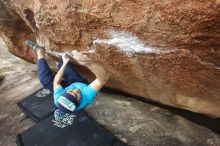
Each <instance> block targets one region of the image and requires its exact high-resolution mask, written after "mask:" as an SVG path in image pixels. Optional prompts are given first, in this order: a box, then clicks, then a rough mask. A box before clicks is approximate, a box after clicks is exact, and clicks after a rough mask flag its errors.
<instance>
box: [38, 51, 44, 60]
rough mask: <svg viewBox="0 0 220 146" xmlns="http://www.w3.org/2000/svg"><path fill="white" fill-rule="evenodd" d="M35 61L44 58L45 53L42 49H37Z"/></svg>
mask: <svg viewBox="0 0 220 146" xmlns="http://www.w3.org/2000/svg"><path fill="white" fill-rule="evenodd" d="M36 53H37V59H38V60H39V59H42V58H45V51H44V49H37V52H36Z"/></svg>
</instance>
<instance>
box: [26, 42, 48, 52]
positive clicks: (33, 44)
mask: <svg viewBox="0 0 220 146" xmlns="http://www.w3.org/2000/svg"><path fill="white" fill-rule="evenodd" d="M25 44H26V45H27V46H28V47H29V48H31V49H32V50H34V51H35V52H36V51H37V50H38V49H44V47H41V46H38V45H36V44H35V43H34V42H32V41H31V40H26V41H25Z"/></svg>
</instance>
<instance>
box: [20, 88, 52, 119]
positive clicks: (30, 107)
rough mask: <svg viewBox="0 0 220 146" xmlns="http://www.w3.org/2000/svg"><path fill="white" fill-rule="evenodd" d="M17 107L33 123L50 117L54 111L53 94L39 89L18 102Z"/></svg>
mask: <svg viewBox="0 0 220 146" xmlns="http://www.w3.org/2000/svg"><path fill="white" fill-rule="evenodd" d="M18 107H19V108H20V109H21V110H22V111H23V112H24V113H25V114H27V115H28V116H29V117H30V118H31V119H32V120H34V121H35V122H39V121H41V120H42V119H44V118H46V117H48V116H50V115H51V114H52V113H53V112H54V111H55V109H56V108H55V105H54V102H53V93H51V92H50V91H49V90H47V89H45V88H41V89H39V90H37V91H36V92H34V93H33V94H31V95H29V96H28V97H26V98H25V99H23V100H22V101H20V102H18Z"/></svg>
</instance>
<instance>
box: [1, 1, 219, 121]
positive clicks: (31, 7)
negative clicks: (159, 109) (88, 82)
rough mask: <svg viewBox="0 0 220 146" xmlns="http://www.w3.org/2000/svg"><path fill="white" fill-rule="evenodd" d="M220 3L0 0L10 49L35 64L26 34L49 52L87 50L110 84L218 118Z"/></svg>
mask: <svg viewBox="0 0 220 146" xmlns="http://www.w3.org/2000/svg"><path fill="white" fill-rule="evenodd" d="M219 3H220V2H219V0H200V1H198V0H189V1H182V0H168V1H163V0H120V1H118V0H108V1H97V0H80V1H79V0H64V1H62V2H60V1H58V0H44V1H42V0H28V1H24V0H13V1H12V0H7V1H6V0H1V1H0V7H1V9H0V34H1V35H2V36H3V38H4V41H5V42H6V44H7V45H8V47H9V50H10V52H11V53H13V54H15V55H17V56H19V57H21V58H23V59H25V60H28V61H31V62H35V61H36V56H35V55H34V53H33V52H32V51H31V50H30V49H28V48H26V47H25V46H24V43H23V42H24V40H25V39H27V38H30V39H34V40H37V41H38V42H39V43H42V44H44V45H45V46H46V47H47V48H48V50H47V51H48V52H50V54H51V55H52V56H57V55H59V52H71V51H72V50H74V49H77V50H86V51H89V52H90V56H91V57H92V58H93V60H94V61H96V62H98V63H99V64H102V65H103V67H105V69H106V70H108V72H109V73H110V74H111V79H110V80H109V82H108V84H107V86H109V87H112V88H116V89H119V90H122V91H125V92H128V93H131V94H135V95H139V96H142V97H145V98H148V99H151V100H154V101H157V102H160V103H163V104H167V105H171V106H175V107H179V108H184V109H188V110H191V111H194V112H199V113H203V114H207V115H211V116H215V117H220V106H219V105H220V48H219V45H220V25H219V24H220V4H219ZM87 76H89V77H92V74H91V73H90V72H88V74H87Z"/></svg>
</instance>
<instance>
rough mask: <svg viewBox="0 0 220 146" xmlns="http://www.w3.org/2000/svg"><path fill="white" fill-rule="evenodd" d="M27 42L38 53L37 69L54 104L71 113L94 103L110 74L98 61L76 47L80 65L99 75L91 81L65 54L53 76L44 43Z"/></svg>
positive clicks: (74, 53)
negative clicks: (46, 58)
mask: <svg viewBox="0 0 220 146" xmlns="http://www.w3.org/2000/svg"><path fill="white" fill-rule="evenodd" d="M25 44H26V45H27V46H28V47H30V48H31V49H33V50H34V51H35V52H36V54H37V58H38V60H37V71H38V78H39V80H40V82H41V84H42V85H43V86H44V87H46V88H48V89H49V90H50V91H51V92H53V94H54V104H55V105H56V107H57V108H58V109H59V110H60V111H62V112H64V113H72V112H74V111H79V110H81V109H83V108H85V107H86V106H87V105H89V104H91V103H92V102H93V101H94V99H95V97H96V95H97V91H99V90H100V89H101V88H102V87H103V86H104V85H105V83H106V82H107V80H108V78H109V75H108V74H107V73H106V71H105V70H104V69H103V68H102V67H101V66H100V65H98V64H96V63H93V62H91V60H90V59H89V58H88V57H87V55H85V54H84V53H80V52H78V51H73V52H72V56H73V58H74V59H75V60H76V61H77V62H78V63H79V64H81V65H83V66H86V67H87V68H88V69H90V70H91V71H92V72H93V73H94V74H95V76H96V79H95V80H94V81H93V82H92V83H90V84H88V81H87V80H86V79H85V78H83V77H82V76H81V75H80V74H79V73H78V72H77V71H76V70H75V69H74V68H73V66H72V65H71V64H68V62H69V57H68V55H67V54H63V55H62V60H60V61H59V63H58V68H59V71H58V72H57V74H56V75H55V76H54V74H53V73H52V71H51V69H50V67H49V65H48V64H47V62H46V60H45V49H44V47H41V46H38V45H36V44H35V43H33V42H32V41H30V40H26V41H25Z"/></svg>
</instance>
